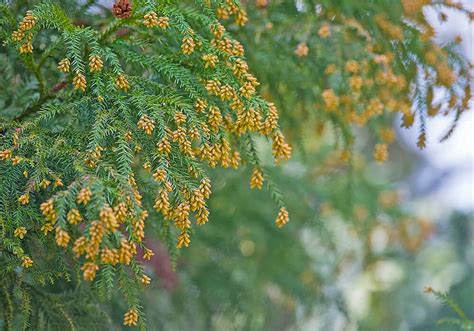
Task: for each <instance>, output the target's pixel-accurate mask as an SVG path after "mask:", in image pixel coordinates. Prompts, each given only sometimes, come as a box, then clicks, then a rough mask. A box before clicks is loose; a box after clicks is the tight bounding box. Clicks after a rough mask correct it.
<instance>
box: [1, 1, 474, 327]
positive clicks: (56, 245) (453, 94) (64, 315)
mask: <svg viewBox="0 0 474 331" xmlns="http://www.w3.org/2000/svg"><path fill="white" fill-rule="evenodd" d="M415 2H416V3H419V5H418V6H414V7H413V4H414V3H415ZM415 2H410V1H402V3H399V2H397V1H370V2H360V1H357V2H356V1H341V2H333V1H323V2H321V3H319V4H318V6H316V8H317V11H312V10H310V8H314V7H315V6H314V5H315V3H313V2H312V1H305V2H301V3H304V5H303V6H301V3H300V4H299V5H298V6H297V5H296V4H295V3H294V2H293V1H255V2H254V1H246V2H244V6H245V9H247V12H248V13H249V18H250V24H247V26H246V27H243V28H242V27H240V26H241V25H243V24H244V23H245V21H246V20H247V14H246V12H245V11H244V10H243V9H242V7H241V6H240V5H239V4H238V3H237V2H234V1H164V2H158V1H151V0H147V1H145V0H135V1H133V2H132V3H131V6H129V5H130V2H129V1H117V2H116V6H114V8H113V11H110V10H109V9H110V8H105V9H104V10H103V11H100V12H99V13H93V12H89V11H88V9H89V8H90V7H91V6H93V5H94V3H95V1H87V2H85V4H83V5H79V4H77V2H76V1H28V2H27V1H15V2H14V3H10V2H5V3H3V4H1V5H0V11H1V13H2V18H0V34H1V38H2V41H4V43H3V45H2V46H1V57H0V61H1V64H2V66H1V67H2V69H1V70H2V76H3V77H5V78H6V79H4V80H3V81H2V82H1V84H2V86H1V92H0V100H2V102H3V104H4V106H3V109H2V110H1V111H0V116H1V119H2V122H1V123H0V125H1V127H0V129H1V139H0V151H1V153H2V154H0V155H1V158H2V160H1V161H0V173H1V174H2V175H1V178H0V226H1V229H2V232H1V233H2V236H1V238H0V249H1V250H0V253H1V255H0V263H1V265H2V268H1V275H2V279H5V281H4V282H3V283H2V288H1V289H2V295H1V296H0V301H1V304H2V305H3V306H4V307H5V309H4V310H3V311H4V313H3V314H4V315H3V316H2V318H3V324H4V325H5V327H6V328H9V327H12V325H13V324H12V323H14V322H15V323H17V324H16V325H19V324H18V320H20V323H22V324H23V328H25V329H28V328H33V329H42V328H48V327H49V328H53V329H64V328H71V329H74V328H83V327H85V326H86V325H87V326H89V327H96V328H100V327H103V326H104V323H105V322H104V320H103V319H101V318H103V316H100V315H99V316H97V311H96V310H97V301H96V297H97V296H99V297H100V298H103V299H111V298H113V295H114V293H115V289H114V288H115V287H116V286H117V285H118V289H119V291H120V292H121V297H123V298H124V299H125V301H126V304H127V306H128V307H129V308H130V310H129V311H127V313H126V316H125V320H124V322H126V323H127V324H130V325H133V324H135V323H136V322H137V319H138V323H140V326H141V327H142V328H144V327H145V324H144V322H145V316H144V315H143V313H142V311H143V310H142V307H141V301H140V287H141V286H142V283H147V282H148V280H147V278H146V277H148V276H147V275H146V274H145V273H144V269H143V267H142V266H141V264H140V263H139V262H137V261H136V260H135V258H133V257H132V256H133V255H135V254H139V255H143V254H144V255H145V257H147V252H148V257H149V255H151V254H152V253H150V251H148V250H147V247H146V245H145V244H144V241H143V239H144V233H143V228H144V227H146V230H147V233H151V234H152V235H153V236H154V237H159V238H160V239H161V240H162V241H163V242H165V243H166V245H167V247H168V249H169V251H170V254H171V256H172V257H173V258H174V259H175V258H176V254H177V253H176V245H178V246H179V247H181V246H187V245H188V244H189V235H190V234H191V233H192V231H193V229H192V227H190V222H189V220H188V217H187V216H188V215H191V214H192V213H193V212H195V216H194V218H196V221H197V223H198V224H200V223H205V222H206V221H207V218H208V216H207V215H208V212H210V213H211V218H212V209H211V210H208V208H207V207H206V206H205V205H204V203H205V202H204V200H205V199H204V198H207V195H208V193H209V180H208V173H209V169H208V168H209V167H211V168H213V167H216V166H217V165H220V166H222V167H230V166H237V165H238V164H239V163H241V162H247V163H249V164H250V165H251V167H250V168H251V170H252V176H251V182H250V186H251V187H253V188H262V186H263V184H264V183H265V184H266V185H267V187H268V189H269V191H270V193H271V195H272V197H273V198H274V200H275V201H276V203H277V205H278V207H279V208H280V212H279V213H278V215H279V217H278V218H277V225H279V226H280V225H283V224H284V223H286V221H287V216H286V214H285V211H286V209H285V205H284V203H283V200H282V197H281V195H280V193H279V191H278V189H277V188H276V185H275V184H274V182H273V181H272V179H271V177H270V176H269V173H270V172H271V171H270V170H269V169H268V168H269V167H268V166H264V162H262V161H261V160H260V156H259V153H258V152H257V151H258V150H259V148H258V147H259V146H258V143H259V142H260V141H259V140H257V137H258V136H259V135H262V136H270V137H271V138H272V139H273V152H274V156H275V157H276V158H277V159H285V158H287V157H288V156H289V152H290V148H289V146H288V145H287V144H286V143H285V142H284V141H283V140H282V135H281V133H280V130H279V126H278V124H277V122H276V121H277V119H278V115H277V113H276V108H275V106H274V105H273V104H272V103H268V102H267V101H265V100H264V99H263V98H262V97H261V96H260V95H259V94H258V93H256V89H257V86H258V83H257V81H256V80H255V78H254V76H252V75H251V74H250V73H249V72H248V66H247V63H246V62H245V60H246V58H245V57H248V62H249V66H250V68H251V69H252V70H253V71H254V72H255V73H256V77H258V79H259V81H260V82H261V83H262V86H260V87H259V89H260V91H261V94H262V95H263V96H265V98H267V99H268V100H272V101H273V102H275V104H277V105H278V106H279V107H281V109H282V111H283V112H282V115H281V120H282V122H283V125H284V127H285V129H286V131H288V132H289V134H290V138H291V141H292V142H294V143H295V144H296V145H298V146H302V148H299V149H298V151H299V152H301V153H302V154H305V153H308V155H309V157H304V158H303V160H304V161H306V162H308V164H310V165H314V164H315V163H318V164H319V163H321V164H322V165H321V167H320V168H318V169H316V170H315V172H316V173H315V174H314V175H315V178H319V177H318V176H319V175H320V174H321V173H320V172H322V173H327V171H328V168H330V169H333V168H340V167H346V165H347V162H348V161H350V162H349V163H348V164H349V167H348V169H349V171H348V173H347V176H345V177H341V178H339V179H337V178H332V179H331V180H330V181H325V182H322V183H321V186H325V185H328V186H331V185H333V184H334V185H335V186H339V189H340V191H343V192H344V197H345V198H346V197H347V200H344V199H342V200H344V201H341V199H340V197H338V198H339V199H338V200H339V203H336V204H335V205H331V208H335V209H337V210H340V211H341V212H342V213H343V214H344V215H355V216H349V218H355V219H357V218H360V214H364V215H366V214H367V213H369V214H370V215H372V214H375V213H376V212H377V210H378V209H377V208H378V207H373V206H374V205H376V203H374V200H377V197H378V196H377V194H374V195H371V197H370V198H367V199H366V200H365V201H358V203H356V205H353V204H352V197H353V196H357V191H356V190H357V189H359V192H362V191H363V190H364V189H370V190H372V191H376V190H375V189H378V187H377V188H374V186H375V185H372V183H369V182H367V181H366V179H365V178H363V177H362V176H361V172H360V169H356V168H357V167H355V169H353V160H352V157H351V153H349V151H352V152H353V151H354V150H353V144H354V138H355V136H356V133H357V129H355V128H354V127H357V125H358V126H367V127H368V128H369V132H370V133H371V134H373V135H374V136H376V140H381V143H380V144H376V146H379V147H376V146H375V147H374V157H375V158H376V159H378V160H381V161H384V160H385V159H386V157H387V155H386V154H387V150H386V147H384V146H385V145H384V144H385V143H390V142H391V141H392V140H393V138H392V136H393V133H390V132H389V131H387V129H388V128H389V124H388V123H390V121H391V119H392V114H393V113H395V112H400V113H402V114H403V125H404V126H410V125H412V123H414V122H415V118H417V121H418V124H419V125H420V138H419V145H420V147H422V146H423V145H424V143H423V141H424V140H426V137H425V136H426V130H425V126H424V121H425V118H426V117H427V116H436V115H437V114H441V113H446V112H454V113H455V114H456V116H455V121H458V120H459V119H460V118H461V115H462V113H463V111H464V110H465V109H466V108H467V106H468V103H469V100H470V85H469V81H470V77H469V74H468V71H467V64H466V63H465V60H464V59H462V58H461V57H459V56H458V55H457V54H456V53H455V52H453V51H452V47H453V45H444V47H442V48H441V47H439V46H437V45H436V44H434V43H433V41H432V40H431V37H432V35H430V33H431V32H432V31H431V30H430V29H429V25H428V24H427V22H426V21H424V18H423V15H422V14H421V10H422V7H423V5H425V2H423V1H415ZM26 3H28V6H27V5H26ZM407 4H408V5H407ZM410 4H412V6H410ZM436 6H437V7H439V8H442V7H443V6H450V7H452V6H453V5H452V4H448V3H443V2H440V3H437V4H436ZM387 8H390V10H389V12H390V15H389V17H386V16H385V14H386V12H387ZM457 9H458V10H464V9H463V8H457ZM27 10H31V12H27ZM25 13H26V20H25V19H24V18H23V15H25ZM104 13H105V15H104ZM466 14H469V13H467V12H466ZM72 18H73V19H72ZM228 18H231V19H232V21H228ZM218 19H220V20H221V21H220V22H221V23H222V24H225V25H226V26H227V27H228V30H229V31H231V32H232V34H234V35H237V39H238V40H240V41H242V42H243V43H244V45H245V46H246V47H245V48H246V49H247V53H246V54H245V56H244V53H243V48H242V46H241V45H240V43H239V42H238V41H237V40H235V39H233V38H232V37H231V35H230V34H229V33H228V32H227V31H226V30H225V29H224V27H223V25H221V23H219V20H218ZM22 20H23V21H22ZM19 22H23V23H19ZM22 24H23V25H22ZM348 44H349V45H350V46H349V47H347V45H348ZM342 45H343V46H344V47H341V46H342ZM346 47H347V48H346ZM348 49H350V52H349V51H348ZM334 54H337V56H334ZM316 73H320V74H316ZM323 73H324V74H323ZM372 77H375V79H374V80H375V81H373V82H371V83H368V81H370V80H371V78H372ZM453 77H455V78H456V80H455V81H454V80H453ZM437 86H441V87H442V88H444V89H445V90H446V92H445V97H444V100H443V101H441V102H439V103H437V104H433V103H432V96H433V90H434V89H435V88H436V87H437ZM412 103H414V104H415V105H417V107H416V108H415V109H414V110H412V109H411V104H412ZM455 123H456V122H455ZM455 123H454V124H453V128H454V127H455ZM315 127H316V129H317V130H314V128H315ZM324 127H331V129H332V130H331V133H333V134H334V136H335V137H336V144H335V145H336V152H335V153H331V152H330V150H325V151H324V152H322V153H320V154H318V155H315V156H314V157H312V155H311V154H312V153H313V152H314V151H312V150H311V149H310V148H308V146H303V145H304V143H303V140H302V139H301V136H300V135H301V134H302V133H303V132H307V131H310V132H311V135H314V134H315V133H316V135H315V137H319V133H320V132H322V129H323V128H324ZM312 130H314V131H312ZM384 132H385V134H384ZM450 132H452V130H449V131H448V133H450ZM448 135H449V134H447V135H446V136H448ZM264 144H266V143H265V142H264ZM240 158H242V160H240ZM272 167H273V163H272ZM319 171H320V172H319ZM330 171H332V170H330ZM218 174H219V176H225V173H221V172H219V173H218ZM354 178H355V180H354ZM313 179H314V178H313ZM303 182H305V181H303ZM305 184H307V186H308V187H304V188H301V191H302V192H303V191H304V194H306V195H308V196H311V195H312V194H314V193H315V192H317V194H319V195H322V196H325V197H326V199H327V200H331V197H332V195H334V194H335V193H334V192H333V191H329V190H326V189H325V188H324V187H323V188H321V187H318V188H312V187H310V186H311V185H309V183H305ZM331 187H334V186H331ZM347 187H349V190H346V188H347ZM290 194H293V195H295V193H290ZM228 195H233V193H228ZM298 198H299V197H296V199H295V197H293V199H295V200H298ZM346 201H350V202H351V203H350V204H347V203H346ZM362 204H363V205H365V207H364V208H365V209H364V208H363V207H361V205H362ZM296 205H298V207H300V206H301V205H300V204H296ZM41 206H42V207H41ZM216 207H217V206H216ZM302 207H304V208H307V211H306V212H304V213H303V212H299V213H300V214H308V213H312V212H315V211H316V212H323V211H324V210H326V211H327V209H328V204H324V203H321V201H318V202H317V204H316V207H314V206H312V207H311V208H309V206H308V205H303V206H302ZM369 207H370V209H369ZM384 208H386V209H389V210H391V212H392V213H393V214H396V215H399V214H400V211H399V210H394V209H393V205H390V204H389V205H388V206H385V207H383V206H382V207H381V208H380V209H384ZM156 209H158V210H156ZM295 209H296V208H295ZM367 209H369V210H368V212H367ZM373 209H375V210H373ZM71 211H72V212H71ZM76 211H77V212H76ZM290 211H291V210H290ZM276 214H277V213H275V215H276ZM78 215H80V216H78ZM182 215H185V217H184V218H183V217H182ZM190 217H191V219H192V218H193V217H192V216H190ZM365 218H367V216H365V217H364V216H363V215H362V219H365ZM374 221H375V220H374ZM77 223H79V225H78V224H77ZM211 226H212V224H210V225H208V227H211ZM265 226H267V225H265ZM317 226H321V225H320V223H317ZM365 226H368V227H371V226H375V225H374V224H365ZM105 229H106V230H105ZM25 230H26V233H25ZM104 231H107V233H106V234H104V233H103V232H104ZM204 231H205V229H204ZM211 233H212V232H211ZM97 238H99V240H97ZM208 240H209V241H208V243H206V242H205V241H204V245H206V246H207V247H213V246H214V243H213V240H212V238H209V239H208ZM409 240H410V238H408V239H407V241H409ZM97 243H99V245H97ZM91 244H92V245H91ZM403 245H405V243H403ZM410 245H411V243H410V242H407V243H406V246H407V249H410V248H409V247H410ZM62 246H66V247H65V248H66V249H64V248H62ZM328 246H330V247H331V243H329V244H328ZM217 247H218V246H216V248H217ZM71 248H72V249H71ZM298 249H299V248H296V249H295V251H296V253H297V254H302V258H303V259H304V258H305V257H304V254H303V253H300V252H299V250H298ZM77 255H79V256H80V257H79V258H78V257H77ZM29 259H31V262H32V263H33V264H32V265H31V263H30V260H29ZM83 279H85V280H87V281H92V286H88V284H87V282H84V280H83ZM303 296H304V295H301V297H303ZM115 299H116V298H115ZM15 302H20V305H19V307H18V308H16V307H15V306H16V305H15Z"/></svg>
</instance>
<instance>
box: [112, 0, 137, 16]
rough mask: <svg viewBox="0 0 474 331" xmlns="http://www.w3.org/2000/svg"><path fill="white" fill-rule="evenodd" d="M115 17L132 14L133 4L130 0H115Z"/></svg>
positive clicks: (113, 9)
mask: <svg viewBox="0 0 474 331" xmlns="http://www.w3.org/2000/svg"><path fill="white" fill-rule="evenodd" d="M112 11H113V13H114V15H115V17H118V18H128V17H130V15H132V4H131V1H130V0H115V4H114V6H113V8H112Z"/></svg>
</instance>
